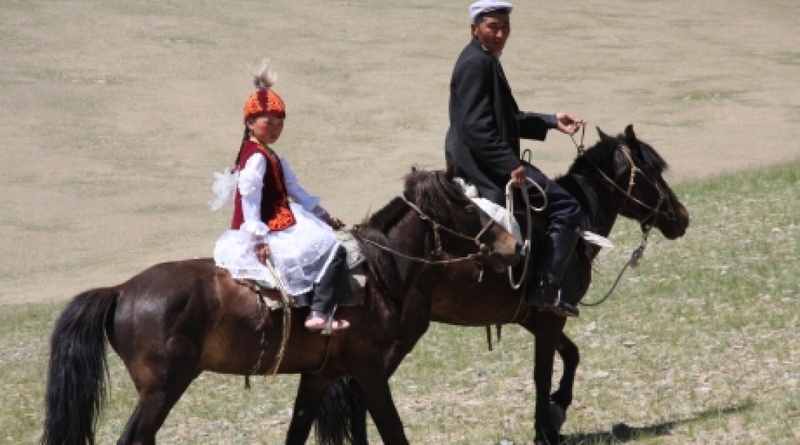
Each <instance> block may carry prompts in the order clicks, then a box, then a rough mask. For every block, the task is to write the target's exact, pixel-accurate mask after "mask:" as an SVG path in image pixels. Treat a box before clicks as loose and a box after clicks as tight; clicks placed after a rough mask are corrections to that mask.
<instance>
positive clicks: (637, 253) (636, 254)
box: [570, 124, 669, 307]
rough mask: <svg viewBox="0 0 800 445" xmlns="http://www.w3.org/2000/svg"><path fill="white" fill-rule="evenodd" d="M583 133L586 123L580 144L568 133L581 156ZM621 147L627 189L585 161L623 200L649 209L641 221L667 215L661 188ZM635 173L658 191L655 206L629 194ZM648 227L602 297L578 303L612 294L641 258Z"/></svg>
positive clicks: (601, 301)
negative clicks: (627, 170) (626, 166)
mask: <svg viewBox="0 0 800 445" xmlns="http://www.w3.org/2000/svg"><path fill="white" fill-rule="evenodd" d="M585 135H586V125H585V124H584V125H583V126H582V129H581V141H580V144H579V143H578V142H576V141H575V137H574V136H573V135H570V138H571V139H572V143H573V144H575V149H576V150H577V152H578V156H583V155H584V154H585V153H586V147H585V146H584V144H583V139H584V136H585ZM622 148H623V150H622V153H623V154H624V155H625V158H626V159H627V160H628V163H629V164H630V166H631V168H630V176H629V178H628V189H627V190H625V189H623V188H622V187H620V186H619V184H617V183H616V182H614V180H612V179H611V178H610V177H609V176H608V175H607V174H606V173H605V172H604V171H603V170H601V169H600V167H598V166H597V164H595V163H594V162H593V161H592V160H591V159H589V158H588V157H586V158H585V159H586V160H587V161H589V163H590V164H592V166H593V167H594V168H595V169H596V170H597V172H598V173H600V176H601V177H602V178H603V179H604V180H605V181H606V182H607V183H608V184H609V185H611V187H613V188H614V189H616V190H617V191H618V192H620V193H622V194H623V195H624V196H625V200H626V201H628V200H630V201H633V202H635V203H636V204H638V205H640V206H641V207H643V208H645V209H648V210H650V211H651V213H650V215H648V216H647V217H646V218H644V219H643V221H647V220H649V219H650V218H652V217H653V216H654V215H657V214H661V215H664V216H665V217H669V213H668V212H664V211H663V210H661V206H662V204H663V203H664V202H665V201H666V197H665V194H664V191H663V190H662V189H661V187H659V185H658V183H656V182H655V181H653V179H652V178H650V177H649V176H648V175H647V173H646V172H645V171H643V170H642V169H640V168H639V167H637V166H636V163H635V162H634V161H633V157H632V156H631V152H630V148H628V146H627V145H622ZM637 173H639V174H641V175H642V176H644V178H645V179H646V180H647V181H648V182H649V183H650V185H652V186H653V188H655V189H656V191H658V202H657V203H656V206H655V207H653V206H650V205H648V204H645V203H644V202H642V201H641V200H639V199H638V198H636V197H635V196H633V195H632V194H631V191H632V190H633V187H634V185H636V174H637ZM650 229H652V226H650V225H649V224H646V223H642V242H641V243H640V244H639V247H637V248H636V249H634V250H633V252H631V256H630V258H629V259H628V261H627V262H626V263H625V265H623V266H622V269H621V270H620V271H619V273H618V274H617V278H616V279H615V280H614V283H613V284H612V285H611V288H610V289H609V290H608V292H606V294H605V295H603V297H602V298H600V299H599V300H597V301H594V302H591V303H585V302H583V301H580V302H579V304H580V305H582V306H587V307H593V306H599V305H601V304H603V303H604V302H605V301H606V300H608V298H609V297H610V296H611V294H613V293H614V291H615V290H616V289H617V285H618V284H619V282H620V280H621V279H622V276H623V275H624V274H625V272H626V271H627V270H628V268H635V267H636V266H638V265H639V261H640V260H641V258H642V256H643V255H644V250H645V248H646V247H647V238H648V236H649V235H650Z"/></svg>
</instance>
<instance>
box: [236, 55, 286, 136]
mask: <svg viewBox="0 0 800 445" xmlns="http://www.w3.org/2000/svg"><path fill="white" fill-rule="evenodd" d="M249 68H250V73H252V74H253V84H255V86H256V92H254V93H253V94H251V95H250V97H248V98H247V102H245V104H244V123H245V124H246V123H247V121H249V120H250V119H253V118H256V117H259V116H267V115H269V116H275V117H280V118H285V117H286V106H285V105H284V104H283V99H281V97H280V96H278V94H277V93H275V91H273V90H272V88H271V87H272V84H274V83H275V80H277V78H278V76H277V74H276V73H275V72H274V71H272V70H270V69H269V60H267V59H261V60H256V61H254V62H253V63H252V64H251V65H250V66H249Z"/></svg>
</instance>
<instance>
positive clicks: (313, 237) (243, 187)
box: [212, 153, 338, 295]
mask: <svg viewBox="0 0 800 445" xmlns="http://www.w3.org/2000/svg"><path fill="white" fill-rule="evenodd" d="M280 162H281V166H282V167H283V174H284V179H285V181H286V190H287V193H288V195H289V199H290V203H289V207H290V208H291V210H292V213H293V214H294V217H295V220H296V223H295V224H294V225H293V226H291V227H289V228H287V229H283V230H279V231H270V230H269V229H268V228H267V225H266V224H265V223H264V222H263V221H261V216H260V213H261V212H260V208H261V193H262V188H263V187H264V181H263V178H264V174H265V172H266V169H267V160H266V158H265V157H264V156H263V155H262V154H260V153H256V154H254V155H252V156H251V157H250V158H249V159H248V160H247V162H246V163H245V166H244V168H243V169H241V170H240V171H239V172H238V174H237V176H236V183H235V184H236V187H237V188H238V190H239V193H240V194H241V196H242V213H243V216H244V223H243V224H242V225H241V227H240V228H239V229H238V230H233V229H229V230H226V231H225V232H224V233H223V234H222V236H220V237H219V239H218V240H217V243H216V245H215V247H214V261H215V263H216V264H217V266H219V267H222V268H225V269H227V270H228V271H229V272H230V273H231V275H233V277H234V278H244V279H252V280H258V281H263V282H266V283H265V284H267V285H269V286H270V287H277V285H276V283H275V279H274V278H273V276H272V273H271V272H270V270H269V269H268V268H267V267H266V266H265V265H264V264H262V263H261V262H260V261H258V258H257V257H256V254H255V245H256V244H257V243H263V242H266V243H267V244H268V245H269V248H270V261H271V262H272V264H273V266H274V267H275V270H276V271H277V272H278V275H279V276H280V280H281V282H282V285H283V287H284V289H285V290H286V291H287V292H288V293H289V294H290V295H300V294H304V293H306V292H309V291H311V290H312V289H313V286H314V283H316V282H318V281H319V279H320V278H321V277H322V274H323V273H324V272H325V270H326V269H327V267H328V265H329V264H330V261H331V259H332V258H333V253H334V252H335V251H336V248H337V247H338V242H337V240H336V236H335V234H334V232H333V229H332V228H331V227H330V226H328V225H327V224H326V223H325V222H324V221H322V220H321V219H320V218H319V217H321V216H322V215H324V214H325V213H326V212H325V210H324V209H323V208H322V207H320V206H319V205H318V203H319V197H316V196H312V195H309V194H308V193H307V192H306V191H305V190H304V189H303V188H302V187H301V186H300V184H299V183H298V181H297V176H295V174H294V172H293V171H292V169H291V168H290V167H289V164H288V163H287V162H286V161H284V160H283V159H281V160H280ZM221 179H222V175H219V174H218V175H217V182H220V180H221ZM228 180H230V177H228ZM219 189H220V187H218V184H217V183H215V184H214V187H213V190H214V191H215V192H216V193H217V194H218V195H221V194H226V193H227V194H228V197H227V198H222V201H230V198H229V197H230V193H229V192H223V191H221V190H219ZM233 191H235V190H233ZM218 198H219V196H218ZM218 202H219V201H218ZM216 207H219V205H217V206H216ZM212 208H213V206H212Z"/></svg>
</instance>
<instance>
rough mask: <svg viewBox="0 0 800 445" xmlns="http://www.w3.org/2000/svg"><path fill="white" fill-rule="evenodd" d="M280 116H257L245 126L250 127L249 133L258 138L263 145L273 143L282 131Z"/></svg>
mask: <svg viewBox="0 0 800 445" xmlns="http://www.w3.org/2000/svg"><path fill="white" fill-rule="evenodd" d="M283 120H284V118H282V117H275V116H259V117H257V118H255V119H253V120H251V121H250V122H249V123H248V124H247V126H248V127H249V128H250V134H252V135H253V137H255V138H256V139H258V140H259V142H261V143H262V144H264V145H269V144H272V143H274V142H275V141H277V140H278V138H280V137H281V132H282V131H283Z"/></svg>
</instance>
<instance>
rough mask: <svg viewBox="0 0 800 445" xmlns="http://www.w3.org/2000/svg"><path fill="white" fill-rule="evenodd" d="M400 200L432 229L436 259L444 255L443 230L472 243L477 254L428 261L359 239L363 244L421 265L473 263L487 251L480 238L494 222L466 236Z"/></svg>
mask: <svg viewBox="0 0 800 445" xmlns="http://www.w3.org/2000/svg"><path fill="white" fill-rule="evenodd" d="M400 199H402V200H403V202H405V203H406V204H407V205H408V206H409V207H410V208H411V209H412V210H414V212H415V213H416V214H417V216H419V218H420V219H421V220H423V221H426V222H427V223H428V224H430V225H431V227H432V228H433V237H434V245H435V250H434V251H433V252H432V253H433V254H434V255H435V256H437V257H438V256H441V255H442V253H444V249H443V248H442V238H441V235H440V234H439V230H444V231H445V232H447V233H449V234H451V235H453V236H455V237H458V238H461V239H464V240H467V241H472V242H473V243H474V244H475V245H476V246H477V247H478V252H479V253H471V254H469V255H467V256H463V257H455V258H450V259H445V260H429V259H427V258H422V257H416V256H411V255H406V254H404V253H402V252H398V251H397V250H394V249H392V248H391V247H389V246H384V245H383V244H380V243H378V242H375V241H372V240H370V239H365V238H359V239H360V240H361V241H364V242H366V243H368V244H371V245H373V246H375V247H377V248H379V249H381V250H383V251H386V252H389V253H391V254H393V255H397V256H399V257H401V258H405V259H407V260H411V261H416V262H418V263H423V264H451V263H459V262H463V261H474V260H475V258H477V257H478V256H479V255H481V254H483V253H485V252H486V251H487V250H488V247H486V244H484V243H482V242H481V240H480V238H481V237H482V236H483V234H484V233H486V231H487V230H489V228H491V227H492V225H494V223H495V222H494V220H493V219H491V218H489V221H488V222H487V223H486V225H485V226H483V228H482V229H481V230H480V231H479V232H478V234H477V235H475V236H468V235H464V234H463V233H461V232H458V231H455V230H453V229H451V228H449V227H447V226H443V225H441V224H439V223H438V222H436V221H434V220H433V218H431V217H429V216H428V215H426V214H425V212H423V211H422V209H420V208H419V207H417V205H416V204H414V203H413V202H411V201H409V200H407V199H406V198H405V197H401V198H400Z"/></svg>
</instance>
